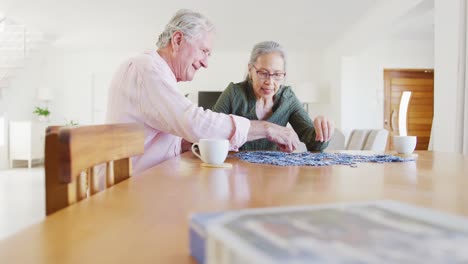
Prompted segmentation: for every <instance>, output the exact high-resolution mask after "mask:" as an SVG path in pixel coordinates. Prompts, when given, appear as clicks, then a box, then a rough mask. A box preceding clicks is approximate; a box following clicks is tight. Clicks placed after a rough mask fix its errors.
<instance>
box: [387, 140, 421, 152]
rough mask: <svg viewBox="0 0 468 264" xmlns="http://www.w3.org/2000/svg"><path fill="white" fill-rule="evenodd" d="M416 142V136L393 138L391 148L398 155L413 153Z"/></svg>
mask: <svg viewBox="0 0 468 264" xmlns="http://www.w3.org/2000/svg"><path fill="white" fill-rule="evenodd" d="M416 142H417V138H416V136H393V148H394V149H395V150H396V152H398V153H400V154H410V153H413V151H414V149H415V148H416Z"/></svg>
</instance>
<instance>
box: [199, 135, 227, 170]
mask: <svg viewBox="0 0 468 264" xmlns="http://www.w3.org/2000/svg"><path fill="white" fill-rule="evenodd" d="M197 146H198V150H199V151H200V153H198V152H197V149H196V147H197ZM192 152H193V154H194V155H195V156H197V157H199V158H200V159H201V160H202V161H203V162H204V163H208V164H213V165H220V164H223V163H224V160H225V159H226V157H227V154H228V152H229V141H228V140H227V139H209V138H204V139H200V141H199V142H198V143H195V144H193V145H192Z"/></svg>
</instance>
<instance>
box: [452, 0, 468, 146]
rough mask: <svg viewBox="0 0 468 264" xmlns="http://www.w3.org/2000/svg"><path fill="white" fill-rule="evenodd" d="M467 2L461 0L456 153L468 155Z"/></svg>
mask: <svg viewBox="0 0 468 264" xmlns="http://www.w3.org/2000/svg"><path fill="white" fill-rule="evenodd" d="M466 2H467V0H460V38H459V39H460V45H459V47H460V50H459V51H460V56H459V63H458V87H457V113H456V122H457V125H456V131H455V135H456V141H455V144H456V151H457V152H459V153H463V154H465V155H468V78H467V77H468V67H467V65H466V64H467V62H468V58H467V55H468V41H467V37H468V32H467V30H468V26H467V14H468V11H467V8H468V5H467V3H466Z"/></svg>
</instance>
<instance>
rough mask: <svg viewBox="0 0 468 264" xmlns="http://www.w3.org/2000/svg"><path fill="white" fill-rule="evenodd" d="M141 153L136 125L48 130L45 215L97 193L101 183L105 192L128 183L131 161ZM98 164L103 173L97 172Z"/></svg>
mask: <svg viewBox="0 0 468 264" xmlns="http://www.w3.org/2000/svg"><path fill="white" fill-rule="evenodd" d="M143 152H144V130H143V127H142V126H141V125H138V124H111V125H93V126H79V127H58V126H53V127H48V128H47V131H46V146H45V174H46V177H45V178H46V214H47V215H49V214H51V213H53V212H55V211H57V210H60V209H62V208H65V207H66V206H68V205H70V204H72V203H75V202H77V201H80V200H82V199H84V198H86V197H88V196H89V195H93V194H95V193H97V192H99V191H100V188H99V187H100V186H99V183H100V182H103V180H105V184H104V185H105V186H103V187H104V188H106V187H110V186H112V185H114V184H117V183H119V182H121V181H123V180H126V179H128V178H129V177H130V176H131V171H132V168H131V157H132V156H136V155H141V154H143ZM99 164H105V168H106V169H105V172H106V173H99V172H98V170H97V169H96V167H95V166H97V165H99ZM101 172H104V170H102V171H101ZM104 177H105V178H104Z"/></svg>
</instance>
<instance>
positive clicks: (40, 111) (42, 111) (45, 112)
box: [33, 106, 50, 122]
mask: <svg viewBox="0 0 468 264" xmlns="http://www.w3.org/2000/svg"><path fill="white" fill-rule="evenodd" d="M33 113H34V114H36V115H37V116H38V119H39V121H41V122H42V121H47V120H48V119H49V115H50V111H49V109H47V107H44V108H42V107H39V106H36V108H35V109H34V112H33Z"/></svg>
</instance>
